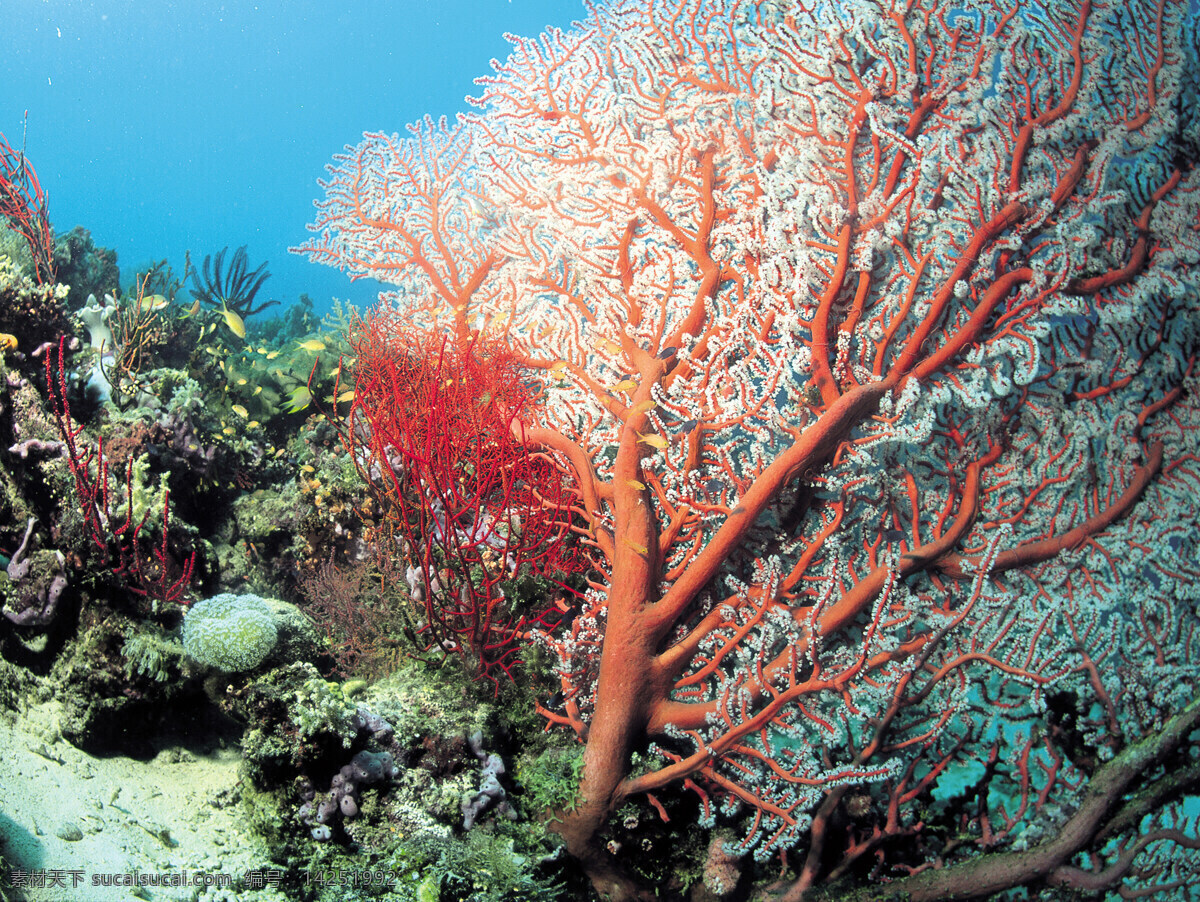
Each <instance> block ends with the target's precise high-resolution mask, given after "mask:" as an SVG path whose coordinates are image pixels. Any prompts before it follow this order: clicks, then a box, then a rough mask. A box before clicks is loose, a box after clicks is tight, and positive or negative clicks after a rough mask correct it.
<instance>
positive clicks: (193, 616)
mask: <svg viewBox="0 0 1200 902" xmlns="http://www.w3.org/2000/svg"><path fill="white" fill-rule="evenodd" d="M278 638H279V634H278V631H277V630H276V627H275V618H274V616H273V615H272V613H271V609H270V608H269V607H268V606H267V603H266V602H265V601H263V599H261V598H259V597H258V596H257V595H232V594H229V593H223V594H221V595H214V596H213V597H212V598H206V599H204V601H200V602H197V603H196V604H194V605H192V607H191V608H189V609H188V612H187V615H186V616H185V617H184V620H183V648H184V651H186V652H187V653H188V655H190V656H191V657H192V658H194V659H195V660H197V661H199V662H200V663H201V664H204V665H206V666H208V667H215V668H217V669H218V670H225V671H229V672H231V673H237V672H239V671H243V670H252V669H253V668H255V667H257V666H258V665H259V664H261V663H262V662H263V660H264V659H266V657H267V655H269V654H270V653H271V650H272V649H273V648H274V647H275V643H276V641H277V640H278Z"/></svg>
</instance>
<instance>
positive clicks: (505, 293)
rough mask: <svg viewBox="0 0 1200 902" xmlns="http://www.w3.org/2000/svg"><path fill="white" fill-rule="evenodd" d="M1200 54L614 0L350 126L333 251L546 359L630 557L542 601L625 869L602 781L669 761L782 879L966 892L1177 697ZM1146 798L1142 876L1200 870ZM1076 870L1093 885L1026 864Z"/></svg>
mask: <svg viewBox="0 0 1200 902" xmlns="http://www.w3.org/2000/svg"><path fill="white" fill-rule="evenodd" d="M1197 71H1198V64H1197V60H1196V36H1195V34H1194V24H1193V23H1191V22H1190V20H1188V19H1187V18H1186V17H1185V4H1183V3H1181V2H1172V0H1134V2H1132V3H1122V4H1107V3H1093V2H1091V0H1084V2H1072V3H1055V4H1029V3H1006V2H1001V0H979V2H963V3H954V4H939V3H936V2H932V0H928V2H914V3H907V4H900V5H898V4H891V3H886V2H869V0H862V2H852V3H817V4H799V5H791V6H786V8H785V5H781V4H775V3H768V2H762V3H750V2H737V0H729V2H703V3H702V2H699V0H694V2H693V0H674V2H671V3H660V2H647V0H623V2H614V3H611V4H604V5H599V6H597V7H596V8H595V9H594V10H593V11H592V13H591V15H590V17H589V19H588V20H587V21H586V22H585V23H583V25H582V26H581V28H580V29H579V30H578V31H574V32H571V33H569V34H567V33H558V32H554V33H550V34H548V35H546V36H544V37H543V39H542V40H540V41H532V40H516V41H515V43H514V51H513V54H512V55H511V57H510V58H509V59H508V61H507V62H506V63H504V64H503V65H501V66H499V67H498V68H497V71H496V73H495V74H494V75H493V76H491V77H490V78H487V79H484V80H482V82H481V84H482V86H483V96H482V97H481V98H480V101H479V104H480V111H479V112H478V113H477V114H476V115H474V116H472V117H468V118H465V119H463V120H461V121H460V122H458V123H457V124H456V125H454V126H449V125H447V124H445V123H442V124H440V125H435V124H434V123H432V122H431V121H428V120H427V121H426V122H425V123H423V124H421V125H419V126H416V127H414V128H413V129H412V134H411V137H410V138H408V139H406V140H401V139H399V138H398V137H395V136H393V137H386V136H383V135H368V136H367V138H366V140H365V141H364V143H363V144H362V145H360V146H359V147H358V148H355V149H354V150H353V151H351V152H350V153H348V154H347V155H345V156H343V157H339V158H338V160H337V162H336V165H335V166H334V167H332V168H331V173H332V175H331V178H330V180H329V182H328V183H327V184H326V188H327V190H328V197H327V199H326V200H325V201H324V203H323V205H322V208H321V214H320V216H319V218H318V221H317V223H316V224H315V226H314V229H315V230H316V231H318V232H319V233H320V235H319V237H318V238H317V239H315V240H314V241H313V242H312V243H310V245H308V246H307V247H306V248H304V250H305V251H306V252H308V253H309V254H310V255H312V256H313V257H314V258H316V259H320V260H324V261H327V262H337V263H340V264H342V265H345V266H348V267H349V268H350V269H351V270H352V271H354V272H356V273H363V274H371V275H374V276H376V277H379V278H383V279H386V280H389V281H391V282H393V283H394V284H396V285H397V286H398V288H399V290H398V291H397V292H396V293H394V294H392V295H389V296H385V297H384V304H385V305H395V306H397V307H398V308H400V309H403V310H404V311H405V315H409V316H411V317H412V318H413V321H414V322H415V323H417V325H418V326H419V327H420V328H423V329H427V330H429V331H430V332H432V333H434V334H436V333H439V332H441V333H445V334H449V335H454V336H457V337H458V339H457V340H462V339H463V336H465V335H471V334H474V333H475V332H479V333H480V334H483V335H485V336H487V337H488V338H489V339H490V340H497V341H503V342H504V343H506V344H507V345H508V346H509V347H510V348H511V349H512V351H513V353H514V354H515V355H516V358H517V359H518V360H520V362H521V363H522V365H523V366H524V367H526V368H527V369H528V370H530V371H532V372H537V373H540V374H541V382H542V385H543V387H544V395H543V396H542V399H541V401H540V402H539V404H538V405H537V406H536V407H534V408H531V409H530V410H529V411H528V412H527V413H526V414H524V415H523V417H522V421H523V429H524V435H526V436H527V437H528V438H529V439H530V440H531V441H532V442H534V443H536V444H537V445H538V446H539V447H540V448H542V449H543V450H544V451H545V453H547V454H550V455H554V456H555V457H556V458H557V459H558V460H560V461H561V462H562V464H563V465H564V466H565V467H568V468H569V469H570V471H571V472H572V474H573V478H574V482H575V488H576V491H577V495H578V502H577V504H576V510H577V513H578V516H579V517H580V518H581V520H582V522H583V523H584V524H585V525H586V532H587V537H588V541H589V542H591V543H594V547H595V550H596V552H597V554H598V556H599V562H600V572H601V574H602V578H600V579H598V580H597V581H596V584H595V585H594V586H593V587H592V588H591V590H590V591H589V592H588V593H587V594H586V596H585V598H584V599H583V603H582V605H581V606H580V609H579V610H578V612H577V613H576V614H575V615H574V616H572V617H569V618H566V619H564V621H563V622H562V623H561V624H559V625H558V626H557V627H556V628H554V629H552V630H547V631H546V633H545V634H544V635H543V636H542V641H543V642H544V643H545V645H546V646H547V647H548V648H550V649H551V650H552V651H553V652H554V653H555V655H556V656H557V661H558V674H559V679H560V680H561V685H562V697H563V699H564V701H563V703H562V704H561V705H558V706H553V707H552V706H550V705H549V704H547V706H546V707H545V708H544V709H543V713H544V714H545V716H546V717H547V719H548V720H549V721H550V722H551V723H552V724H555V725H558V726H561V727H563V728H565V729H568V730H572V731H574V733H575V734H576V735H577V736H578V737H579V738H580V740H581V741H583V742H584V743H585V748H586V751H585V754H584V771H583V778H582V783H581V786H580V798H579V804H578V807H576V808H575V809H573V810H572V811H566V812H562V813H560V814H561V818H562V823H561V826H560V827H558V828H557V829H559V830H560V832H561V833H562V834H563V836H564V837H565V839H566V841H567V844H568V848H569V849H570V850H571V852H572V854H573V855H575V856H576V857H577V858H578V859H579V860H580V861H582V862H583V863H584V866H585V867H586V869H587V870H588V873H589V874H590V875H591V877H592V880H593V884H594V886H595V887H596V889H597V891H598V892H599V893H600V894H601V895H603V896H605V897H607V898H611V899H633V898H641V897H645V895H646V893H647V890H646V888H645V887H644V886H642V885H641V884H640V883H639V882H638V880H637V877H636V874H635V873H633V872H632V871H631V870H630V869H629V868H627V867H622V866H621V865H619V864H618V863H617V862H616V860H615V859H614V858H613V857H612V856H610V855H608V854H607V853H606V852H605V846H606V844H607V843H608V841H610V840H612V839H613V838H614V837H616V836H617V835H618V834H619V830H620V828H619V826H617V825H614V824H613V823H612V822H611V820H610V819H611V815H612V814H613V812H615V811H616V810H617V809H618V807H619V806H621V805H622V804H623V803H625V802H626V801H628V800H632V799H642V798H645V799H648V800H650V803H651V805H652V806H657V807H659V808H660V810H661V809H662V806H663V802H662V801H661V800H660V799H659V796H663V797H667V796H668V795H669V794H670V793H672V792H673V791H675V790H676V789H677V788H679V787H686V788H687V789H689V790H693V791H695V792H696V793H697V794H698V795H699V797H700V800H701V806H702V825H703V826H706V827H710V826H713V825H714V824H715V823H716V821H717V820H718V818H720V819H723V820H727V821H730V822H733V823H736V824H737V825H739V826H740V828H741V830H742V836H743V838H742V839H741V840H740V841H738V842H736V843H734V844H732V846H730V847H729V848H728V851H729V852H730V853H731V854H735V855H748V856H749V855H752V856H753V857H754V858H756V859H758V860H760V861H764V860H766V859H769V858H773V857H777V858H778V859H779V861H780V863H781V865H782V867H783V868H784V869H785V870H786V871H787V872H789V873H790V874H791V875H792V880H793V883H792V886H791V889H790V890H789V892H790V894H791V897H792V898H795V899H799V898H802V897H805V896H806V895H807V894H811V893H812V892H814V891H815V890H816V889H817V888H818V885H819V884H820V883H821V882H822V881H824V880H827V879H838V880H842V881H847V880H852V879H857V880H859V881H864V882H870V883H871V885H875V884H877V883H878V882H880V881H884V880H889V879H897V880H899V879H900V878H902V877H903V876H904V875H906V874H912V873H915V872H920V873H921V875H922V880H923V881H927V882H928V886H929V887H931V889H930V890H929V892H930V893H934V892H936V890H935V889H932V887H936V886H938V885H939V880H940V879H942V878H939V876H938V875H939V874H946V875H947V876H946V877H945V878H944V883H942V884H940V885H942V886H944V887H945V888H946V890H947V892H957V891H958V890H957V889H954V887H956V886H958V885H959V884H958V883H957V881H959V880H960V879H961V878H959V877H957V876H955V877H951V876H949V875H950V874H951V873H956V872H953V869H952V868H950V867H949V866H948V865H949V864H951V863H952V862H954V861H955V860H957V859H960V858H970V857H971V856H987V855H991V854H993V853H995V852H996V851H997V850H1003V849H1006V848H1009V847H1015V846H1016V845H1017V844H1019V843H1026V844H1028V842H1029V841H1030V840H1029V837H1030V836H1036V835H1038V834H1039V832H1041V831H1046V830H1049V829H1052V825H1053V823H1054V817H1055V813H1054V810H1053V809H1054V808H1055V807H1056V806H1057V807H1059V808H1065V809H1068V810H1070V811H1071V812H1074V813H1079V812H1083V811H1084V810H1085V809H1087V807H1088V806H1089V805H1091V804H1093V796H1091V795H1089V794H1088V793H1089V789H1088V779H1089V776H1092V777H1093V778H1099V776H1100V774H1101V772H1100V771H1099V770H1097V765H1096V761H1097V760H1098V759H1099V758H1100V757H1102V756H1111V755H1120V754H1122V753H1123V752H1122V750H1123V749H1125V748H1127V747H1132V746H1134V745H1136V744H1137V743H1138V742H1140V741H1141V740H1142V738H1143V737H1150V736H1154V735H1157V731H1158V730H1159V728H1160V727H1161V725H1162V723H1163V722H1164V720H1165V719H1166V718H1169V717H1170V716H1171V715H1173V714H1175V713H1177V712H1179V711H1182V710H1184V708H1185V706H1186V705H1187V704H1188V703H1189V702H1190V701H1191V699H1190V697H1189V696H1188V695H1187V691H1186V690H1184V689H1182V688H1181V687H1182V686H1184V685H1186V684H1187V682H1188V681H1189V680H1192V679H1194V678H1196V677H1198V676H1200V623H1198V622H1197V620H1196V616H1195V613H1194V611H1195V605H1194V604H1192V601H1193V600H1194V598H1193V596H1194V589H1193V588H1192V587H1193V586H1194V584H1195V582H1196V581H1197V579H1200V568H1197V566H1196V564H1195V562H1194V561H1195V554H1196V553H1197V550H1198V549H1200V534H1198V532H1197V528H1196V526H1195V523H1196V522H1197V513H1198V511H1197V494H1198V490H1200V455H1198V454H1197V448H1196V444H1197V442H1196V436H1197V432H1198V431H1200V411H1198V410H1197V405H1196V403H1195V397H1196V388H1197V375H1196V367H1195V363H1196V357H1197V354H1198V353H1200V337H1198V333H1197V330H1196V329H1195V326H1194V323H1195V322H1197V321H1200V320H1198V317H1200V308H1198V307H1197V292H1196V291H1195V284H1196V278H1197V274H1196V266H1197V261H1200V175H1198V174H1197V171H1196V169H1195V166H1194V160H1195V159H1197V144H1198V143H1200V142H1198V139H1197V135H1198V134H1200V123H1198V122H1197V120H1196V116H1195V113H1194V112H1190V111H1192V110H1194V109H1195V108H1196V107H1195V103H1194V99H1195V97H1196V94H1197ZM1183 524H1186V525H1183ZM1167 595H1169V596H1170V597H1172V598H1178V599H1180V602H1179V603H1173V602H1171V601H1169V600H1166V598H1165V596H1167ZM1134 687H1139V688H1134ZM1097 712H1099V714H1097ZM1064 723H1069V724H1070V725H1071V726H1070V727H1069V728H1068V727H1064V726H1063V724H1064ZM1181 742H1183V740H1181ZM1188 742H1190V740H1188ZM1192 751H1194V750H1192ZM635 753H636V754H637V755H638V756H639V757H640V759H641V760H642V762H643V766H642V767H640V768H639V769H638V770H637V771H636V772H635V771H633V770H632V765H631V761H632V758H633V756H634V754H635ZM647 761H648V762H650V763H649V764H645V762H647ZM1105 773H1107V772H1105ZM979 774H982V775H979ZM1146 779H1152V777H1150V776H1147V777H1146ZM955 781H960V782H961V781H967V782H969V783H971V786H970V792H969V793H968V799H967V800H966V801H963V803H962V806H961V810H959V811H955V812H949V813H947V812H943V811H941V810H940V809H939V810H938V811H937V817H938V818H941V819H942V821H943V822H940V823H938V824H936V825H935V824H932V823H931V819H932V818H933V816H934V815H933V814H931V813H930V811H931V809H937V808H938V806H937V804H936V803H935V800H936V797H937V795H938V793H941V792H944V791H945V787H946V786H948V785H953V784H954V783H955ZM971 781H974V782H971ZM1185 782H1187V783H1188V785H1191V783H1192V782H1194V781H1188V780H1185ZM1130 785H1132V784H1130ZM1102 795H1103V793H1102ZM1000 798H1003V799H1005V800H1006V802H1005V803H1004V804H1000V803H998V802H996V801H995V800H996V799H1000ZM1051 800H1053V801H1051ZM1109 801H1110V802H1111V801H1112V799H1111V797H1109ZM1104 804H1105V805H1108V807H1109V808H1111V805H1109V803H1104ZM1153 817H1154V818H1156V819H1157V820H1156V821H1155V823H1157V824H1158V825H1159V826H1158V827H1154V828H1151V827H1147V826H1146V825H1145V824H1142V825H1134V824H1132V823H1127V824H1126V825H1125V827H1124V833H1123V834H1121V838H1122V841H1124V842H1126V843H1127V848H1130V849H1136V850H1137V853H1136V854H1137V855H1138V856H1141V859H1140V860H1141V862H1142V865H1143V866H1142V867H1141V869H1140V870H1138V871H1137V873H1136V875H1134V874H1132V873H1130V872H1128V869H1126V871H1125V872H1123V873H1124V876H1123V877H1122V878H1120V879H1123V880H1125V881H1126V887H1127V888H1128V889H1130V890H1131V891H1133V890H1136V891H1143V890H1145V891H1150V890H1151V889H1153V888H1154V887H1155V886H1162V887H1170V886H1171V885H1173V884H1172V881H1173V880H1175V879H1177V875H1178V874H1180V873H1183V872H1185V871H1186V869H1187V868H1191V869H1192V870H1191V876H1192V877H1194V876H1195V874H1196V873H1200V862H1198V861H1197V860H1196V859H1195V858H1189V857H1188V856H1186V855H1183V856H1179V857H1176V858H1174V859H1172V858H1171V857H1170V856H1169V855H1168V854H1166V853H1163V852H1162V851H1161V849H1162V848H1164V847H1165V846H1168V845H1169V844H1170V843H1169V842H1166V843H1164V842H1163V841H1162V837H1168V838H1177V837H1178V836H1180V835H1183V833H1186V831H1183V830H1180V829H1176V822H1177V821H1178V820H1179V818H1181V817H1182V815H1181V813H1180V811H1179V810H1178V809H1177V808H1173V807H1172V806H1170V805H1168V804H1166V803H1162V804H1160V805H1158V807H1157V808H1156V809H1155V811H1154V812H1153ZM956 818H957V820H956ZM1139 830H1143V831H1145V832H1143V833H1141V834H1139V833H1138V831H1139ZM947 835H952V836H954V837H956V838H955V839H953V840H952V841H944V837H945V836H947ZM1081 835H1082V836H1084V840H1083V841H1082V844H1080V845H1076V846H1074V847H1072V848H1071V849H1068V850H1067V851H1066V853H1065V854H1067V856H1068V857H1069V856H1071V855H1074V854H1077V853H1078V852H1080V851H1082V850H1083V849H1084V848H1085V847H1087V848H1088V851H1089V852H1090V853H1091V854H1093V855H1095V856H1098V858H1097V860H1100V859H1103V858H1104V857H1105V853H1104V851H1103V849H1102V848H1101V847H1099V846H1098V845H1095V844H1092V845H1089V844H1090V843H1093V839H1092V838H1089V837H1093V838H1094V837H1098V836H1099V834H1096V833H1091V834H1088V833H1087V832H1086V831H1085V832H1084V833H1082V834H1081ZM1149 836H1154V837H1156V838H1155V839H1154V840H1153V841H1151V840H1148V839H1146V837H1149ZM1095 842H1096V843H1099V842H1100V840H1099V839H1098V838H1097V839H1096V840H1095ZM1184 845H1186V844H1184ZM1176 846H1179V844H1178V843H1176ZM1180 848H1182V847H1180ZM1041 860H1042V859H1037V858H1036V857H1034V856H1027V857H1025V858H1022V859H1021V861H1023V862H1033V861H1041ZM1045 860H1046V861H1049V859H1045ZM981 867H983V865H981ZM1046 868H1050V869H1052V871H1053V873H1054V874H1056V875H1059V876H1060V877H1061V878H1062V879H1063V880H1064V881H1065V882H1066V883H1067V884H1071V883H1072V882H1074V884H1075V885H1079V886H1083V885H1084V884H1085V883H1086V882H1087V881H1086V880H1085V879H1084V878H1083V877H1081V876H1080V874H1079V872H1078V871H1077V870H1076V871H1072V870H1070V866H1069V865H1068V864H1066V859H1063V858H1058V859H1056V860H1055V861H1054V862H1053V863H1052V864H1046V866H1045V868H1043V867H1042V866H1041V865H1030V866H1028V867H1026V866H1024V865H1023V866H1022V867H1021V868H1016V869H1013V870H1011V871H1006V872H1004V873H1008V874H1009V875H1010V876H1009V877H1008V878H1003V877H997V878H996V879H997V881H998V882H1003V880H1004V879H1009V880H1010V881H1011V883H1010V885H1016V884H1017V883H1021V882H1027V881H1030V880H1035V879H1043V878H1046V877H1048V876H1049V874H1050V871H1048V870H1046ZM1064 868H1066V870H1064ZM996 873H1001V871H997V872H996ZM926 875H927V876H926ZM1179 879H1182V878H1179ZM997 885H998V883H997Z"/></svg>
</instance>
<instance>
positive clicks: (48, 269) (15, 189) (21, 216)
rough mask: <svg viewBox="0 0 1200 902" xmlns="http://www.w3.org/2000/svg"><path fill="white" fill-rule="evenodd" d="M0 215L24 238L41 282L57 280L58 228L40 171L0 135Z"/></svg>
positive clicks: (22, 152)
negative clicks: (53, 225)
mask: <svg viewBox="0 0 1200 902" xmlns="http://www.w3.org/2000/svg"><path fill="white" fill-rule="evenodd" d="M0 217H2V218H3V219H4V220H6V221H7V222H8V224H9V226H10V227H11V228H13V229H15V230H16V231H17V232H19V233H20V234H21V236H22V237H24V239H25V241H26V243H27V244H28V245H29V253H30V254H31V255H32V256H33V263H34V270H35V275H36V277H37V280H38V284H39V285H40V284H44V283H47V282H53V281H54V230H53V229H52V228H51V227H50V217H49V216H48V215H47V212H46V195H45V193H43V191H42V185H41V182H39V181H38V177H37V173H36V172H34V170H33V167H32V166H31V165H29V161H28V160H27V159H25V153H24V151H17V150H14V149H13V148H12V146H11V145H10V144H9V143H8V141H7V140H6V139H5V137H4V135H0Z"/></svg>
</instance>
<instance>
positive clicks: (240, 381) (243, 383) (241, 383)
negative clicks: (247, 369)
mask: <svg viewBox="0 0 1200 902" xmlns="http://www.w3.org/2000/svg"><path fill="white" fill-rule="evenodd" d="M237 384H238V385H245V384H246V380H245V379H239V380H238V381H237Z"/></svg>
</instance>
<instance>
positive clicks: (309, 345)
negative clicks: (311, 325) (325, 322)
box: [296, 338, 325, 352]
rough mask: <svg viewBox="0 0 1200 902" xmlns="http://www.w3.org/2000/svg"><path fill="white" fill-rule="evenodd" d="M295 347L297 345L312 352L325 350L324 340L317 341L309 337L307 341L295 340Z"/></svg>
mask: <svg viewBox="0 0 1200 902" xmlns="http://www.w3.org/2000/svg"><path fill="white" fill-rule="evenodd" d="M296 347H298V348H300V349H301V350H304V351H313V352H316V351H324V350H325V342H323V341H317V340H316V339H315V338H310V339H309V340H308V341H298V342H296Z"/></svg>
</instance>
